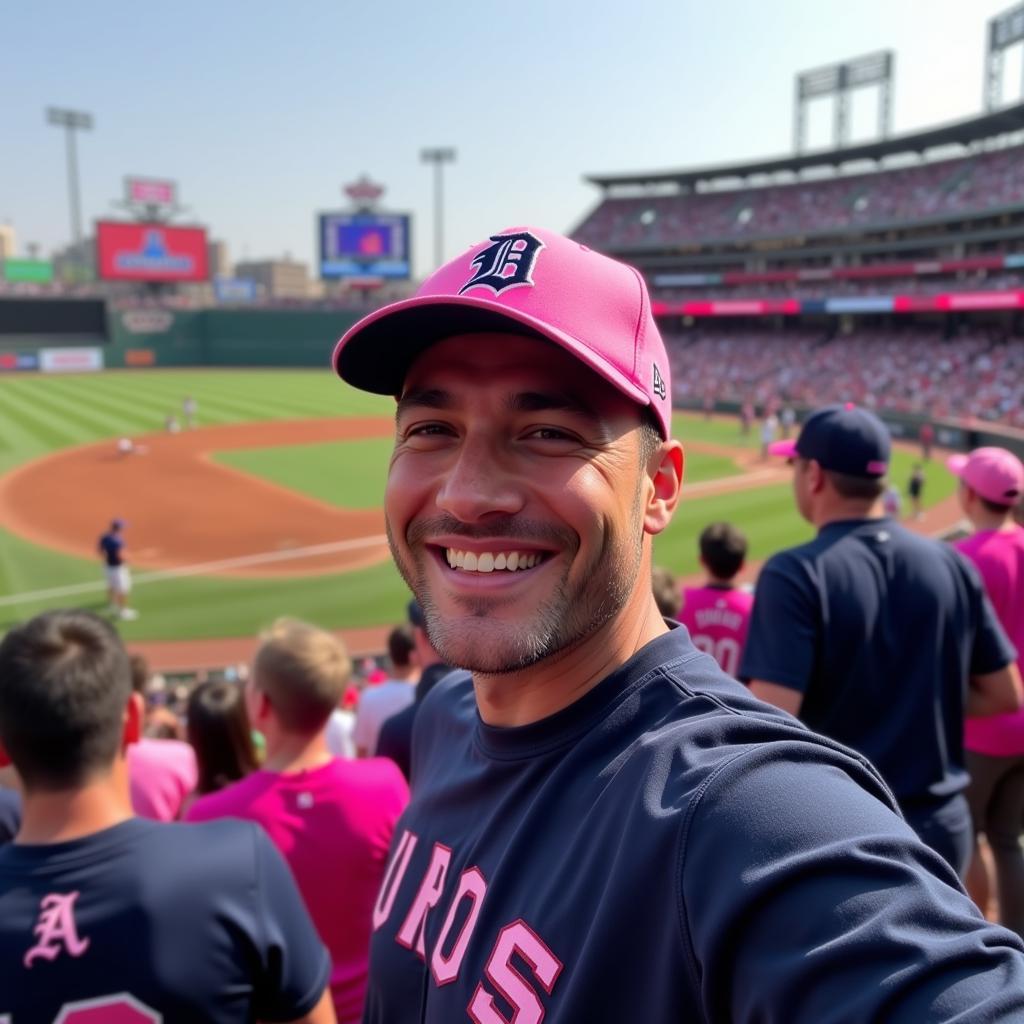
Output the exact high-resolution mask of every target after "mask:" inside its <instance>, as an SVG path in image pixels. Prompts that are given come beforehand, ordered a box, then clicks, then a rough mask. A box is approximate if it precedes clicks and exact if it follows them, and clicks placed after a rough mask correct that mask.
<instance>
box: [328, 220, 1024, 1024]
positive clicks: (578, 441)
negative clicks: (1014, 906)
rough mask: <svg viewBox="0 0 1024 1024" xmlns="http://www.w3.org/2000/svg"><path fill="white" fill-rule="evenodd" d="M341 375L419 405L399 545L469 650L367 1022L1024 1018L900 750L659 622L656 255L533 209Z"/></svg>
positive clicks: (443, 643) (663, 445)
mask: <svg viewBox="0 0 1024 1024" xmlns="http://www.w3.org/2000/svg"><path fill="white" fill-rule="evenodd" d="M335 368H336V370H337V372H338V373H339V374H340V375H341V377H342V378H343V379H345V380H346V381H347V382H348V383H350V384H353V385H355V386H356V387H360V388H363V389H365V390H369V391H374V392H378V393H382V394H390V395H394V396H395V397H396V398H397V400H398V401H397V408H396V436H395V448H394V452H393V454H392V457H391V461H390V464H389V471H388V482H387V487H386V492H385V499H384V503H385V520H386V526H387V533H388V538H389V543H390V547H391V552H392V555H393V557H394V559H395V562H396V564H397V566H398V568H399V570H400V572H401V573H402V575H403V577H404V578H405V580H406V582H407V583H408V584H409V586H410V588H411V589H412V590H413V592H414V594H415V595H416V598H417V600H418V602H419V604H420V605H421V606H422V610H423V616H424V619H425V622H426V631H427V635H428V637H429V639H430V642H431V644H432V645H433V647H434V648H435V649H436V651H437V653H438V654H439V656H440V657H442V658H443V659H444V660H445V661H446V662H447V663H448V664H450V665H453V666H456V667H457V670H456V671H454V672H453V673H451V674H449V675H448V676H446V677H445V678H444V679H443V680H441V681H440V682H438V683H437V684H436V685H435V686H434V687H433V689H431V691H430V693H429V694H428V695H427V696H426V697H425V698H424V699H423V701H422V703H421V704H420V706H419V708H418V711H417V714H416V718H415V721H414V725H413V737H412V762H413V763H412V779H413V794H412V800H411V802H410V804H409V807H408V808H407V809H406V811H405V812H404V813H403V815H402V817H401V819H400V820H399V822H398V825H397V826H396V828H395V833H394V838H393V840H392V844H391V851H390V856H389V860H388V864H387V867H386V869H385V873H384V880H383V883H382V885H381V888H380V891H379V893H378V897H377V901H376V904H375V906H374V908H373V914H372V930H373V937H372V940H371V951H370V978H369V984H368V987H367V1001H366V1006H365V1009H364V1014H363V1021H364V1024H405V1022H408V1021H412V1020H415V1021H420V1022H423V1024H457V1022H459V1021H473V1022H476V1024H499V1022H502V1021H512V1020H514V1021H517V1022H519V1024H526V1022H531V1021H532V1022H539V1021H541V1020H543V1021H545V1024H578V1022H581V1021H642V1022H644V1024H661V1022H669V1021H673V1022H675V1021H684V1020H685V1021H692V1022H698V1021H704V1022H709V1021H715V1020H733V1021H753V1020H784V1021H786V1022H787V1024H810V1022H814V1024H821V1022H822V1021H824V1020H827V1019H843V1020H869V1019H871V1020H878V1019H882V1018H885V1019H889V1020H905V1021H915V1022H918V1021H929V1020H938V1019H939V1018H938V1016H937V1015H936V1012H935V1008H936V1007H939V1006H941V1008H942V1011H943V1013H946V1014H949V1016H950V1017H952V1016H957V1015H962V1017H963V1019H974V1020H981V1019H984V1020H986V1021H1010V1020H1013V1019H1020V1018H1021V1016H1022V1015H1024V944H1022V943H1021V942H1020V940H1019V939H1018V938H1017V937H1016V936H1014V935H1013V934H1012V933H1011V932H1008V931H1006V930H1005V929H1001V928H999V927H998V926H997V925H992V924H989V923H987V922H985V921H984V920H983V918H982V917H981V915H980V914H979V913H978V910H977V908H976V907H975V906H974V905H973V904H972V903H971V901H970V900H969V899H968V898H967V896H966V894H964V893H963V892H962V891H961V890H960V889H959V888H958V886H957V881H956V876H955V875H954V874H953V872H952V871H950V870H949V868H948V867H947V866H946V865H945V864H944V863H943V862H942V860H941V859H940V858H939V857H937V856H935V855H934V854H933V853H932V851H930V850H929V849H928V848H927V847H926V846H924V845H923V844H922V843H920V842H919V841H918V839H917V837H916V836H915V835H914V833H913V832H912V831H911V829H909V828H908V826H907V825H906V824H905V823H904V822H903V821H902V820H901V819H900V818H899V815H898V814H897V812H896V809H895V804H894V802H893V800H892V797H891V795H890V794H889V792H888V790H887V789H886V787H885V785H884V784H883V783H882V781H881V779H880V778H879V776H878V775H877V773H876V772H875V771H874V769H872V768H871V766H870V765H869V764H868V763H867V762H866V761H865V760H864V759H863V758H860V757H858V756H857V755H856V754H854V753H853V752H852V751H850V750H847V749H846V748H843V747H841V746H839V745H838V744H835V743H832V742H831V741H829V740H826V739H824V738H823V737H820V736H817V735H815V734H814V733H812V732H811V731H809V730H807V729H805V728H804V727H803V726H801V725H800V724H799V723H798V722H797V721H796V720H794V719H793V718H791V717H789V716H788V715H785V714H784V713H782V712H780V711H778V710H776V709H773V708H771V707H769V706H768V705H766V704H763V703H761V702H759V701H757V700H755V699H754V698H753V697H752V696H751V695H750V694H749V693H748V692H747V691H746V689H745V688H744V687H743V686H741V685H740V684H739V683H737V682H736V681H735V680H734V679H731V678H729V677H728V676H726V675H725V673H724V672H723V671H722V670H721V668H720V667H719V666H718V665H717V664H716V662H715V661H714V659H713V658H712V657H711V656H710V655H707V654H704V653H701V652H700V651H698V650H697V649H696V648H695V647H694V646H693V644H692V643H691V641H690V639H689V635H688V633H687V631H686V629H685V628H683V627H681V626H679V625H678V624H676V623H673V622H670V621H668V620H666V619H664V618H662V617H661V615H660V614H659V612H658V609H657V606H656V604H655V600H654V595H653V592H652V587H651V566H652V546H653V539H654V537H655V536H657V535H658V534H659V533H661V532H662V531H663V530H664V529H665V527H666V526H668V524H669V521H670V520H671V517H672V514H673V512H674V510H675V508H676V504H677V502H678V500H679V496H680V489H681V484H682V476H683V452H682V447H681V445H680V444H679V442H678V441H675V440H672V438H671V429H672V419H671V413H672V409H671V393H672V392H671V382H670V379H669V361H668V358H667V355H666V352H665V347H664V343H663V342H662V339H661V335H660V333H659V331H658V326H657V324H656V323H655V321H654V319H653V317H652V315H651V307H650V301H649V298H648V294H647V289H646V286H645V284H644V281H643V279H642V278H641V276H640V275H639V273H638V272H637V271H636V270H634V269H633V268H631V267H628V266H626V265H624V264H621V263H617V262H615V261H613V260H611V259H608V258H607V257H605V256H602V255H599V254H598V253H595V252H593V251H591V250H590V249H588V248H586V247H585V246H582V245H580V244H578V243H576V242H574V241H573V240H571V239H568V238H564V237H562V236H560V235H557V234H554V233H553V232H550V231H544V230H541V229H538V228H532V227H516V228H510V229H508V230H505V231H501V232H498V233H496V234H493V235H490V236H489V237H488V238H486V239H484V240H483V241H481V242H479V243H478V244H476V245H473V246H471V247H470V248H469V250H468V251H466V252H465V253H463V254H461V255H460V256H458V257H457V258H456V259H454V260H452V261H451V262H450V263H448V264H447V265H445V266H444V267H442V268H440V269H439V270H438V271H436V272H435V273H434V274H433V275H432V276H430V277H429V278H427V280H426V281H425V282H424V283H423V285H422V286H421V287H420V289H419V291H418V292H417V294H416V296H414V297H413V298H411V299H406V300H404V301H402V302H398V303H395V304H393V305H391V306H387V307H385V308H383V309H381V310H377V311H375V312H374V313H371V314H370V315H369V316H368V317H366V318H365V319H364V320H362V321H360V323H358V324H356V325H355V326H354V327H353V328H352V329H351V330H350V331H349V332H348V333H347V334H346V335H345V336H344V337H343V338H342V339H341V341H340V342H339V344H338V347H337V349H336V350H335ZM980 951H984V952H983V955H981V952H980ZM837 1008H838V1009H837Z"/></svg>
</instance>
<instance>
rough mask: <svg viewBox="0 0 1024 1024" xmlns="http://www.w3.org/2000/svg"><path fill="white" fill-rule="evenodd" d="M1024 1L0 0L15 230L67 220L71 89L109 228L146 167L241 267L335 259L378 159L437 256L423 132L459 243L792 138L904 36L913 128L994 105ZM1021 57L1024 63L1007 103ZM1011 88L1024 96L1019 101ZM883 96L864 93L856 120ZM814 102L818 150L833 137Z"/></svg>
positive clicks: (858, 126)
mask: <svg viewBox="0 0 1024 1024" xmlns="http://www.w3.org/2000/svg"><path fill="white" fill-rule="evenodd" d="M1009 6H1011V3H1009V2H1008V0H927V2H924V0H857V2H856V3H851V2H849V0H776V2H775V3H772V4H765V3H761V2H758V0H715V2H713V3H712V2H706V0H701V2H693V0H675V2H669V0H629V2H623V0H615V2H606V0H589V2H585V0H546V2H544V0H497V2H489V3H485V2H477V3H467V2H455V0H434V2H432V3H424V2H419V3H413V2H405V0H400V2H387V0H378V2H377V3H355V2H352V3H350V2H347V0H335V2H333V3H328V2H322V0H293V2H291V3H288V4H282V3H267V2H264V0H247V2H244V3H243V2H239V0H216V2H214V0H203V2H201V3H200V2H195V0H178V2H175V3H169V4H164V5H149V4H147V5H143V4H138V3H127V2H103V0H88V2H84V3H74V2H72V0H65V2H62V3H57V2H53V0H32V2H31V3H28V2H25V0H21V2H16V0H7V2H5V3H3V4H2V5H0V41H2V45H0V52H2V54H3V56H2V59H0V221H10V222H12V223H13V224H14V226H15V228H16V230H17V232H18V239H19V245H20V247H21V251H22V253H24V251H25V245H26V243H28V242H37V243H39V244H40V246H41V247H42V251H43V253H44V254H48V253H49V252H50V251H51V250H52V249H53V248H54V247H55V246H59V245H63V244H65V243H66V241H67V240H68V238H69V236H70V226H69V215H68V198H67V183H66V172H65V163H64V148H63V146H64V143H63V138H62V134H61V133H60V132H59V131H58V130H57V129H55V128H52V127H50V126H48V125H47V124H46V123H45V121H44V113H43V112H44V108H45V107H47V106H49V105H57V106H69V107H74V108H77V109H81V110H87V111H90V112H91V113H92V114H93V115H94V117H95V120H96V127H95V130H94V131H93V132H91V133H86V134H84V135H83V136H82V137H81V144H80V147H79V156H80V165H81V181H82V206H83V212H84V218H85V221H86V223H87V224H89V223H91V221H92V220H94V219H96V218H97V217H101V216H110V215H117V211H116V210H115V209H114V207H113V206H112V203H113V201H114V200H115V199H117V198H119V196H120V192H121V188H122V179H123V177H124V175H125V174H129V173H134V174H141V175H147V176H153V177H170V178H174V179H176V180H177V181H178V182H179V184H180V198H181V201H182V202H184V203H185V204H186V205H187V206H189V207H190V209H191V217H190V218H189V219H193V220H195V221H197V222H199V223H203V224H206V225H208V226H209V228H210V230H211V232H212V234H213V236H214V237H218V238H223V239H225V240H226V241H227V243H228V245H229V249H230V254H231V257H232V259H241V258H243V257H249V258H262V257H270V256H280V255H283V254H284V253H289V254H291V255H292V256H293V257H296V258H299V259H303V260H306V261H307V262H309V263H310V264H312V263H313V259H314V248H315V233H314V214H315V212H316V211H317V210H323V209H335V208H339V207H341V206H342V205H344V203H343V198H342V196H341V192H340V187H341V184H342V183H344V182H349V181H352V180H354V179H355V178H356V177H358V176H359V175H360V174H361V173H363V172H366V173H368V174H369V175H370V176H371V177H372V178H374V179H375V180H378V181H381V182H382V183H384V184H385V185H386V186H387V188H388V191H387V194H386V196H385V204H386V206H387V207H388V208H390V209H393V210H402V211H405V210H408V211H411V212H412V213H413V215H414V218H415V223H414V237H415V253H416V268H415V269H416V272H417V274H422V273H424V272H426V271H427V270H429V268H430V264H431V262H432V253H433V236H432V230H433V229H432V225H433V219H432V206H431V203H432V186H431V171H430V169H429V168H427V167H426V166H424V165H422V164H421V163H420V162H419V151H420V149H421V147H423V146H429V145H451V146H454V147H456V149H457V150H458V160H457V162H456V163H455V164H454V165H451V166H449V167H448V168H447V170H446V196H447V216H446V234H445V241H446V244H445V249H446V255H448V256H451V255H454V254H455V253H457V252H459V251H461V250H462V249H463V248H465V246H467V245H469V244H470V243H472V242H473V241H475V240H477V239H479V238H481V237H483V236H484V235H485V234H488V233H492V232H494V231H496V230H498V229H500V228H503V227H506V226H510V225H512V224H519V223H533V224H538V225H542V226H546V227H550V228H554V229H556V230H562V231H565V230H568V229H570V228H571V227H573V226H574V225H575V224H576V223H578V222H579V220H580V219H581V218H582V216H583V215H584V214H585V213H586V211H587V210H588V209H589V208H590V207H591V206H592V205H593V204H594V203H595V202H596V200H597V197H598V193H597V191H596V190H595V189H593V188H592V187H590V186H588V185H587V184H585V183H584V182H583V180H582V175H583V174H584V173H586V172H603V171H616V170H635V169H647V168H662V167H680V166H686V165H692V164H704V163H712V162H719V161H729V160H739V159H743V158H753V157H759V156H767V155H776V154H782V153H785V152H787V151H788V150H789V149H790V147H791V139H792V95H793V77H794V74H795V73H796V72H797V71H800V70H804V69H807V68H811V67H814V66H817V65H819V64H825V63H829V62H832V61H836V60H840V59H843V58H847V57H853V56H858V55H861V54H863V53H867V52H870V51H873V50H877V49H883V48H892V49H895V50H896V53H897V56H896V85H895V94H894V119H893V121H894V129H895V130H896V131H897V132H902V131H908V130H911V129H914V128H918V127H922V126H925V125H929V124H934V123H937V122H941V121H946V120H951V119H954V118H958V117H965V116H968V115H970V114H973V113H977V112H979V111H980V109H981V103H982V69H983V57H984V38H985V29H986V22H987V19H988V18H990V17H992V16H993V15H994V14H996V13H998V12H1000V11H1002V10H1005V9H1006V8H1007V7H1009ZM1020 82H1021V59H1020V55H1019V53H1012V54H1011V55H1010V58H1009V59H1008V61H1007V68H1006V83H1007V98H1012V97H1011V95H1010V94H1011V91H1013V90H1019V88H1020ZM1013 95H1014V96H1016V95H1019V93H1018V92H1014V94H1013ZM874 103H875V99H874V96H869V95H867V94H864V95H862V96H861V97H860V99H859V101H858V102H857V103H855V106H854V130H855V135H858V136H862V135H864V134H865V133H866V132H867V130H868V129H869V127H870V119H871V115H872V114H873V111H874ZM829 116H830V115H829V111H828V109H827V108H826V107H825V105H823V104H819V105H817V106H816V108H815V110H814V111H813V112H812V118H811V142H812V144H813V143H816V144H818V145H824V144H825V142H826V140H827V133H828V125H829Z"/></svg>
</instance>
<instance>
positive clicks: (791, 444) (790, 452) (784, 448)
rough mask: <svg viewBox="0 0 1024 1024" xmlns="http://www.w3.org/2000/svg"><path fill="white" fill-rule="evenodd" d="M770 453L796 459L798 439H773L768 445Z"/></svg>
mask: <svg viewBox="0 0 1024 1024" xmlns="http://www.w3.org/2000/svg"><path fill="white" fill-rule="evenodd" d="M768 454H769V455H778V456H779V457H780V458H783V459H795V458H796V457H797V451H796V441H772V443H771V444H770V445H768Z"/></svg>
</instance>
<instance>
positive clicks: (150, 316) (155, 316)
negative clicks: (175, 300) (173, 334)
mask: <svg viewBox="0 0 1024 1024" xmlns="http://www.w3.org/2000/svg"><path fill="white" fill-rule="evenodd" d="M121 325H122V326H123V327H124V329H125V330H126V331H127V332H128V333H129V334H163V333H165V332H166V331H169V330H170V329H171V328H172V327H173V326H174V314H173V313H172V312H170V310H167V309H130V310H128V311H127V312H126V313H122V314H121Z"/></svg>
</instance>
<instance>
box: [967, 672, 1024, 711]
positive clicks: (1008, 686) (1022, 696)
mask: <svg viewBox="0 0 1024 1024" xmlns="http://www.w3.org/2000/svg"><path fill="white" fill-rule="evenodd" d="M1022 703H1024V687H1022V684H1021V678H1020V670H1019V669H1018V668H1017V666H1016V664H1014V663H1013V662H1011V663H1010V664H1009V665H1006V666H1004V667H1003V668H1001V669H998V670H997V671H995V672H986V673H984V674H983V675H977V676H971V682H970V687H969V689H968V691H967V708H966V713H967V716H968V717H969V718H984V717H986V716H988V715H1002V714H1007V713H1008V712H1010V711H1016V710H1017V709H1018V708H1019V707H1020V706H1021V704H1022Z"/></svg>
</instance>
